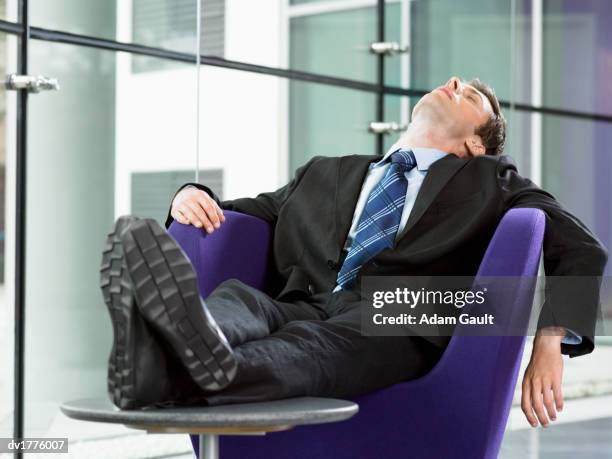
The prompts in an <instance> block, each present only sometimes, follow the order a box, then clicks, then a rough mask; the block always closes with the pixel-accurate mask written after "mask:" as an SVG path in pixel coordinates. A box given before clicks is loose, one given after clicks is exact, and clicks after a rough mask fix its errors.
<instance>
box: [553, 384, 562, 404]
mask: <svg viewBox="0 0 612 459" xmlns="http://www.w3.org/2000/svg"><path fill="white" fill-rule="evenodd" d="M552 389H553V394H554V397H555V405H556V406H557V411H562V410H563V392H562V391H561V380H560V379H555V380H554V381H553V383H552Z"/></svg>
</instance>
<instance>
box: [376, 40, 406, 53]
mask: <svg viewBox="0 0 612 459" xmlns="http://www.w3.org/2000/svg"><path fill="white" fill-rule="evenodd" d="M408 51H410V47H409V46H402V45H400V44H399V43H398V42H396V41H380V42H375V43H371V44H370V52H371V53H374V54H384V55H386V56H393V55H394V54H400V53H407V52H408Z"/></svg>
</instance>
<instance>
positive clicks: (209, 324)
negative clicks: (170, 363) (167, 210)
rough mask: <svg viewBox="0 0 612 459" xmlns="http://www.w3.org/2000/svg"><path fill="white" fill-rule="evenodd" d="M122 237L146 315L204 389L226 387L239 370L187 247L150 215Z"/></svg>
mask: <svg viewBox="0 0 612 459" xmlns="http://www.w3.org/2000/svg"><path fill="white" fill-rule="evenodd" d="M122 241H123V250H124V253H125V255H126V260H127V268H128V272H129V275H130V277H131V280H132V284H133V288H134V294H135V296H136V299H137V305H138V308H139V309H140V312H141V314H142V316H143V317H144V318H145V319H146V320H147V321H148V322H149V323H150V324H151V325H152V326H153V327H154V328H155V329H156V330H157V331H158V333H160V334H161V335H162V336H163V337H164V338H165V339H166V341H167V342H168V343H169V344H170V345H171V347H172V348H173V349H174V351H175V352H176V353H177V355H178V356H179V358H180V359H181V361H182V362H183V365H184V367H185V368H186V369H187V371H188V372H189V374H190V375H191V377H192V378H193V380H194V382H195V383H196V384H197V385H198V386H199V387H200V388H202V389H204V390H208V391H217V390H221V389H223V388H224V387H226V386H227V385H228V384H229V383H230V382H231V381H232V380H233V379H234V376H235V374H236V367H237V365H236V361H235V358H234V355H233V352H232V349H231V346H230V345H229V343H228V342H227V339H226V338H225V335H224V334H223V332H222V331H221V329H220V328H219V326H218V325H217V323H216V322H215V320H214V318H213V317H212V316H211V315H210V313H209V312H208V310H207V308H206V305H205V303H204V301H203V300H202V299H201V298H200V293H199V289H198V283H197V277H196V274H195V272H194V270H193V267H192V266H191V263H190V262H189V260H188V259H187V256H186V255H185V253H184V252H183V250H182V249H181V248H180V247H179V246H178V245H177V243H176V242H175V241H174V239H172V238H171V237H170V235H169V234H168V233H167V232H166V230H164V229H163V228H162V227H161V226H160V225H159V224H158V223H157V222H156V221H155V220H151V219H143V220H138V221H137V222H135V223H134V224H132V225H130V227H129V228H128V230H127V231H126V232H125V235H124V237H123V238H122Z"/></svg>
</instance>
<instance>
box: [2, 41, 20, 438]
mask: <svg viewBox="0 0 612 459" xmlns="http://www.w3.org/2000/svg"><path fill="white" fill-rule="evenodd" d="M15 49H16V39H15V37H12V36H7V35H6V34H4V33H0V74H2V75H6V74H8V73H12V72H14V71H15V68H16V66H15V63H14V62H13V59H14V57H15V55H16V53H15ZM15 107H16V97H15V93H14V92H7V91H6V90H5V89H4V85H2V86H0V437H12V436H13V405H14V403H13V396H14V380H13V376H14V374H15V372H14V352H15V348H14V344H15V336H14V329H15V307H14V295H15V292H14V290H15V289H14V285H15V278H14V270H15V264H14V258H15V243H14V232H15V225H14V221H15V218H14V217H12V215H14V213H15V196H14V191H13V190H12V189H11V188H12V184H13V183H14V172H13V171H14V167H15V147H14V146H15V136H14V128H15V120H16V116H15V115H16V113H15Z"/></svg>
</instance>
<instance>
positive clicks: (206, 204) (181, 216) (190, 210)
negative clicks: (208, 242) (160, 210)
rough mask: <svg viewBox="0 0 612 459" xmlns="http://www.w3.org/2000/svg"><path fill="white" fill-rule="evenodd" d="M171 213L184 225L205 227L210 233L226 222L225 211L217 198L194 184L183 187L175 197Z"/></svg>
mask: <svg viewBox="0 0 612 459" xmlns="http://www.w3.org/2000/svg"><path fill="white" fill-rule="evenodd" d="M170 215H172V218H174V219H175V220H176V221H177V222H179V223H182V224H183V225H189V224H192V225H193V226H195V227H197V228H205V229H206V232H207V233H209V234H210V233H212V232H213V231H214V230H215V229H217V228H219V227H220V226H221V223H223V222H225V217H224V216H223V211H222V210H221V208H220V207H219V205H218V204H217V203H216V202H215V200H214V199H213V198H211V197H210V196H208V194H207V193H206V192H204V191H202V190H199V189H198V188H196V187H193V186H188V187H186V188H184V189H182V190H181V191H180V192H179V193H178V194H177V195H176V196H175V197H174V200H173V201H172V209H171V210H170Z"/></svg>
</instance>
